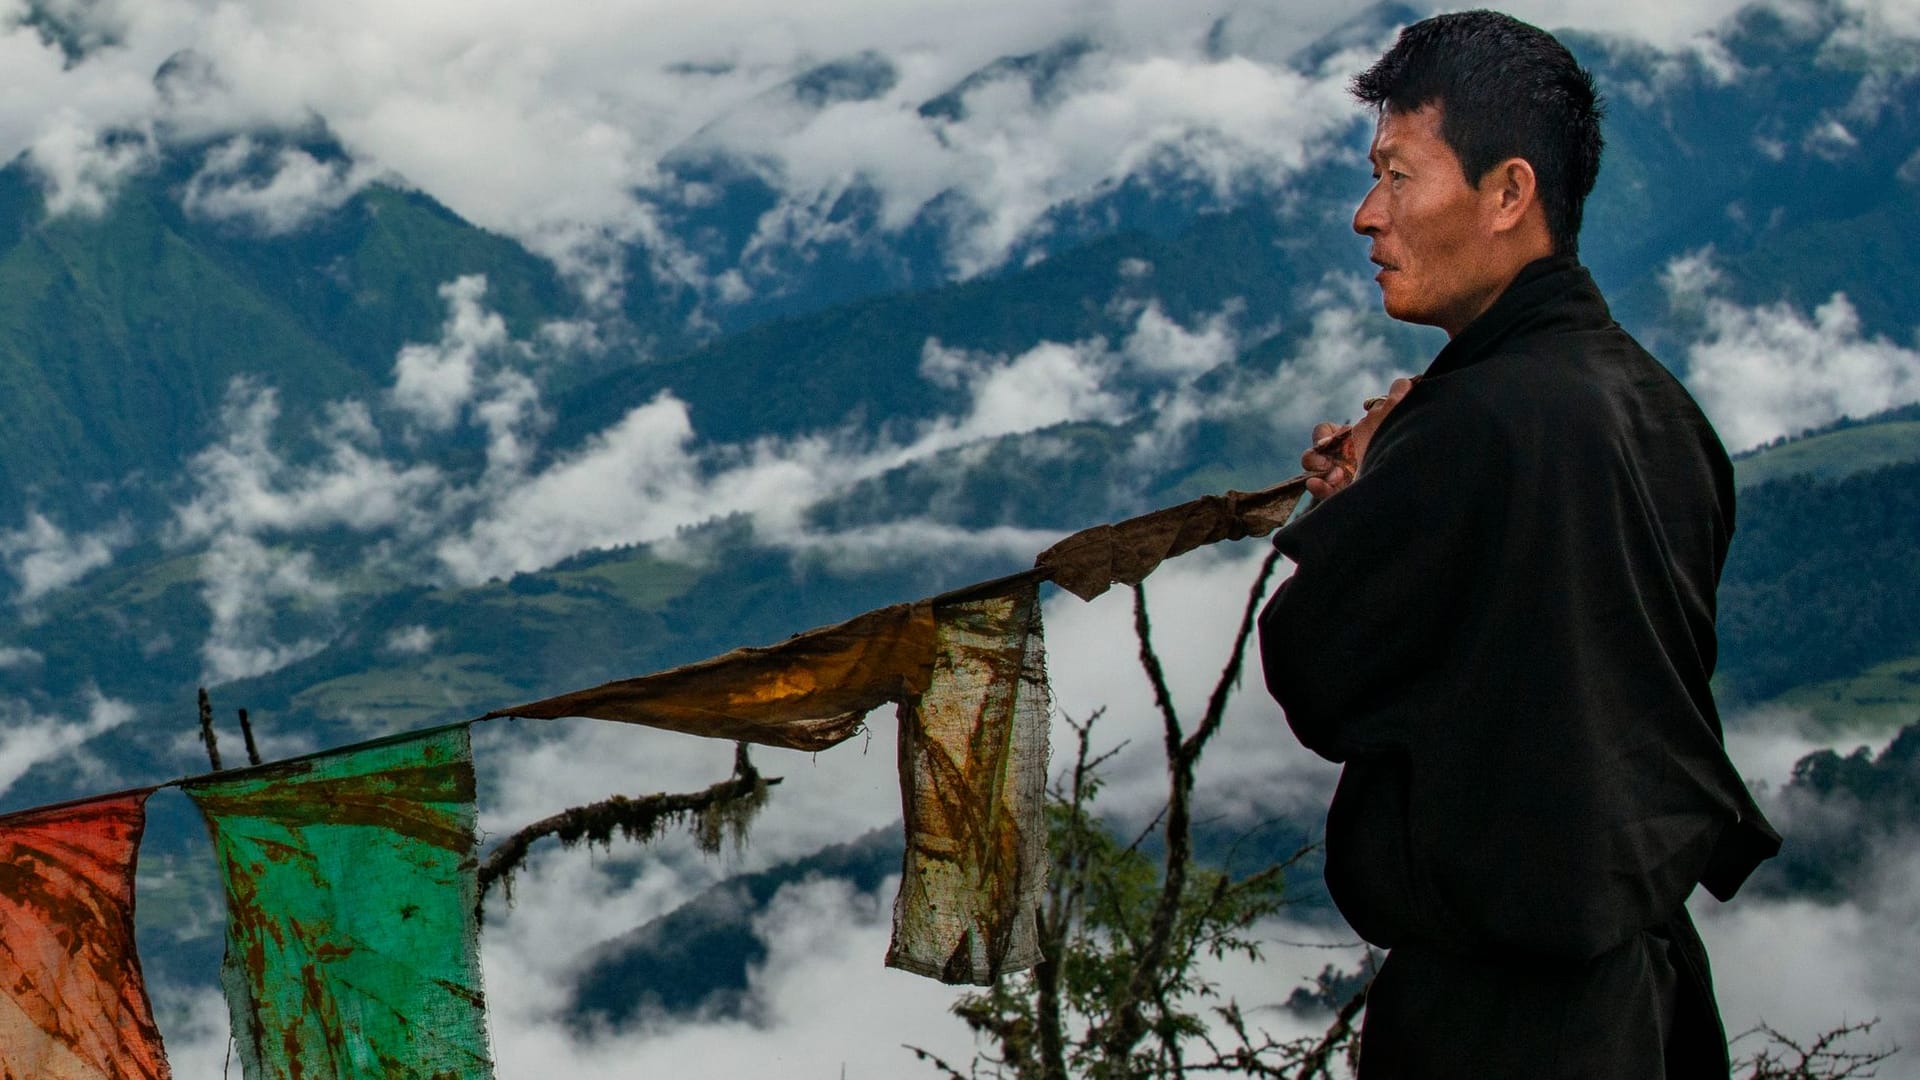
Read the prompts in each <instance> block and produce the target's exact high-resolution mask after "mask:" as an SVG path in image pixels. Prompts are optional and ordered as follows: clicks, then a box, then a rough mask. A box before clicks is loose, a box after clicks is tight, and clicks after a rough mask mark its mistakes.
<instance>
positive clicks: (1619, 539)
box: [1260, 11, 1779, 1080]
mask: <svg viewBox="0 0 1920 1080" xmlns="http://www.w3.org/2000/svg"><path fill="white" fill-rule="evenodd" d="M1353 88H1354V93H1355V95H1356V96H1357V97H1358V98H1359V99H1360V100H1361V101H1363V102H1365V103H1366V104H1368V105H1371V106H1373V107H1374V108H1375V109H1376V110H1377V126H1376V131H1375V135H1374V139H1373V144H1372V147H1371V151H1370V153H1369V159H1370V160H1371V162H1372V164H1373V173H1374V177H1375V183H1374V185H1373V187H1372V189H1371V190H1370V191H1368V193H1367V195H1366V197H1365V199H1364V200H1363V201H1362V202H1361V204H1360V207H1359V210H1358V212H1357V213H1356V214H1355V215H1354V221H1353V227H1354V229H1355V231H1356V232H1359V233H1360V234H1362V235H1363V236H1366V237H1367V238H1368V239H1369V240H1370V241H1371V243H1372V247H1371V252H1370V257H1371V259H1372V261H1373V262H1374V263H1375V264H1377V265H1378V266H1379V268H1380V269H1379V274H1378V276H1377V278H1376V280H1377V281H1378V282H1379V285H1380V291H1381V297H1382V299H1383V301H1384V303H1385V306H1386V310H1387V313H1388V314H1389V315H1392V316H1393V317H1395V318H1398V319H1403V320H1406V321H1409V322H1416V323H1424V324H1429V325H1433V326H1438V327H1440V328H1441V329H1443V330H1445V331H1446V332H1447V334H1448V336H1449V338H1450V340H1449V342H1448V344H1447V345H1446V347H1445V348H1444V349H1442V350H1441V352H1440V354H1439V355H1438V356H1437V357H1436V358H1435V359H1434V361H1433V363H1432V365H1431V366H1430V367H1429V368H1428V369H1427V371H1426V372H1425V374H1424V375H1423V376H1422V377H1421V378H1420V379H1419V380H1417V381H1409V380H1400V381H1398V382H1396V383H1395V384H1394V386H1393V388H1392V390H1391V392H1390V393H1389V394H1388V395H1387V396H1386V397H1385V398H1384V399H1380V400H1377V401H1375V402H1371V403H1369V408H1368V411H1367V415H1366V417H1365V418H1364V419H1363V420H1361V421H1360V422H1359V423H1357V424H1355V425H1354V426H1353V427H1352V428H1350V429H1348V428H1338V427H1335V426H1333V425H1321V426H1320V427H1318V428H1316V429H1315V431H1314V441H1315V448H1314V449H1313V450H1309V451H1308V452H1307V453H1306V454H1305V455H1304V456H1303V459H1302V460H1303V462H1304V464H1305V465H1306V467H1307V469H1308V471H1309V472H1311V473H1314V474H1315V478H1314V479H1313V481H1312V482H1311V484H1310V486H1311V487H1312V489H1313V493H1314V496H1315V499H1316V506H1315V507H1314V509H1313V510H1312V511H1311V512H1309V513H1307V514H1305V515H1303V516H1302V517H1301V518H1300V519H1299V520H1297V521H1296V522H1294V523H1293V524H1292V525H1290V526H1288V527H1287V528H1285V529H1283V530H1282V531H1281V532H1280V533H1279V534H1277V536H1276V537H1275V543H1276V544H1277V545H1278V546H1279V548H1280V550H1281V551H1283V552H1285V553H1286V554H1287V555H1288V556H1289V557H1290V558H1291V559H1292V560H1293V561H1294V562H1295V563H1296V564H1297V566H1298V568H1297V570H1296V571H1295V573H1294V575H1293V577H1292V578H1291V579H1290V580H1289V581H1287V582H1286V583H1285V584H1284V585H1283V586H1282V587H1281V589H1280V590H1279V591H1278V592H1277V593H1276V595H1275V596H1274V598H1273V600H1272V601H1271V602H1270V603H1269V605H1268V607H1267V609H1266V610H1265V612H1264V613H1263V614H1262V616H1261V621H1260V630H1261V651H1262V656H1263V660H1264V666H1265V669H1266V676H1267V682H1268V686H1269V687H1270V688H1271V690H1272V691H1273V694H1274V696H1275V698H1277V699H1278V700H1279V702H1280V703H1281V705H1282V706H1283V707H1284V708H1285V710H1286V715H1287V721H1288V723H1289V725H1290V726H1291V727H1292V729H1293V731H1294V732H1295V734H1296V735H1297V736H1298V737H1299V739H1300V741H1301V742H1302V743H1303V744H1305V745H1306V746H1308V747H1309V748H1311V749H1313V750H1314V751H1316V752H1318V753H1320V754H1322V755H1324V756H1325V757H1328V758H1330V759H1332V760H1334V761H1339V762H1343V763H1344V769H1343V771H1342V773H1341V778H1340V784H1339V787H1338V790H1337V791H1336V793H1335V795H1334V799H1333V805H1332V807H1331V808H1330V810H1329V813H1328V817H1327V831H1326V855H1327V865H1326V877H1327V887H1328V890H1329V892H1330V893H1331V894H1332V896H1333V898H1334V900H1335V902H1336V903H1337V904H1338V905H1339V907H1340V910H1341V911H1342V912H1343V913H1344V914H1345V915H1346V917H1347V919H1348V921H1349V922H1350V923H1351V924H1352V925H1353V927H1354V929H1355V930H1357V931H1358V932H1359V933H1360V935H1361V936H1362V937H1364V938H1366V939H1367V940H1368V941H1371V942H1373V943H1375V944H1377V945H1380V946H1383V947H1385V948H1386V949H1387V950H1388V953H1387V958H1386V961H1385V963H1384V964H1383V965H1382V967H1381V969H1380V971H1379V973H1378V975H1377V977H1376V979H1375V980H1374V983H1373V986H1372V988H1371V990H1370V991H1369V997H1368V1002H1367V1017H1366V1021H1365V1027H1364V1030H1363V1033H1362V1039H1361V1057H1360V1071H1361V1076H1362V1077H1363V1078H1365V1080H1385V1078H1396V1077H1418V1078H1423V1080H1425V1078H1461V1080H1469V1078H1470V1080H1500V1078H1526V1080H1561V1078H1575V1077H1578V1078H1603V1077H1604V1078H1615V1077H1617V1078H1620V1080H1627V1078H1632V1080H1650V1078H1659V1077H1669V1078H1676V1077H1677V1078H1688V1080H1692V1078H1697V1077H1716V1076H1717V1077H1726V1076H1727V1075H1728V1062H1727V1052H1726V1036H1725V1033H1724V1031H1723V1030H1722V1028H1721V1025H1720V1021H1719V1015H1718V1010H1717V1007H1716V1006H1715V1004H1714V1000H1713V990H1712V984H1711V980H1710V978H1709V975H1708V970H1707V960H1706V953H1705V950H1704V949H1703V947H1702V946H1701V944H1700V939H1699V938H1698V936H1697V935H1696V934H1695V933H1694V930H1693V926H1692V924H1691V923H1690V922H1689V921H1688V918H1687V914H1686V911H1685V908H1684V906H1683V903H1684V901H1685V900H1686V898H1687V896H1688V894H1689V893H1690V892H1691V891H1692V889H1693V887H1694V886H1695V885H1696V884H1704V885H1705V886H1706V887H1707V888H1708V890H1709V891H1711V892H1712V893H1713V894H1714V895H1716V896H1718V897H1720V898H1721V899H1726V898H1727V897H1729V896H1731V895H1732V893H1733V891H1734V890H1735V889H1737V888H1738V887H1739V885H1740V883H1741V882H1742V881H1743V880H1744V879H1745V878H1746V876H1747V875H1748V874H1749V873H1750V872H1751V871H1752V870H1753V868H1754V867H1755V866H1756V865H1758V863H1759V862H1760V861H1761V860H1763V859H1765V858H1767V857H1768V856H1770V855H1771V854H1773V853H1774V851H1776V850H1777V849H1778V846H1779V837H1778V835H1777V834H1775V833H1774V832H1773V830H1772V828H1771V827H1770V826H1769V825H1768V824H1767V823H1766V821H1765V819H1764V818H1763V817H1761V815H1760V813H1759V811H1758V810H1757V809H1756V808H1755V806H1754V803H1753V800H1752V798H1751V796H1750V795H1749V794H1748V792H1747V790H1746V788H1745V786H1744V785H1743V783H1742V782H1741V779H1740V777H1739V775H1738V774H1737V773H1736V772H1735V771H1734V769H1733V767H1732V765H1731V764H1730V763H1729V762H1728V760H1727V757H1726V754H1725V751H1724V749H1723V747H1722V740H1721V732H1720V722H1719V718H1718V715H1717V713H1716V712H1715V708H1714V703H1713V698H1712V695H1711V692H1710V691H1709V688H1708V679H1709V677H1710V676H1711V675H1712V672H1713V664H1714V656H1715V641H1714V629H1713V618H1714V589H1715V587H1716V585H1717V583H1718V581H1719V574H1720V568H1721V565H1722V563H1723V561H1724V560H1725V557H1726V551H1727V542H1728V539H1729V537H1730V535H1731V532H1732V528H1733V475H1732V470H1731V467H1730V466H1729V464H1728V461H1727V456H1726V453H1725V451H1724V450H1723V449H1722V448H1721V445H1720V443H1719V440H1718V439H1717V438H1716V437H1715V435H1714V433H1713V430H1712V428H1711V427H1710V426H1709V425H1708V423H1707V421H1706V420H1705V418H1704V417H1702V416H1701V414H1700V412H1699V410H1698V408H1697V407H1696V406H1695V405H1694V402H1693V401H1692V399H1691V398H1690V397H1689V396H1688V395H1687V393H1686V391H1685V390H1684V389H1682V388H1681V386H1680V385H1679V383H1678V382H1676V381H1675V380H1674V379H1673V378H1672V376H1671V375H1669V374H1668V373H1667V371H1666V370H1665V369H1664V368H1662V367H1661V366H1660V365H1659V363H1658V362H1656V361H1655V360H1654V359H1653V358H1652V357H1651V356H1649V355H1648V354H1647V353H1646V352H1645V351H1644V350H1643V349H1641V348H1640V346H1639V345H1638V344H1637V343H1636V342H1635V341H1634V340H1633V339H1632V338H1631V337H1629V336H1628V335H1627V334H1626V332H1625V331H1623V330H1622V329H1621V328H1620V327H1619V326H1618V325H1616V324H1615V323H1614V322H1613V320H1612V318H1611V316H1610V315H1609V314H1608V311H1607V306H1606V302H1605V301H1604V300H1603V299H1602V297H1601V296H1600V293H1599V291H1598V290H1597V289H1596V288H1595V287H1594V284H1593V281H1592V279H1591V278H1590V277H1589V276H1588V274H1587V272H1586V270H1585V269H1584V268H1583V267H1581V265H1580V264H1579V262H1578V261H1577V258H1576V256H1577V254H1578V237H1579V232H1580V219H1581V209H1582V204H1583V202H1584V200H1585V199H1586V196H1587V194H1588V192H1590V191H1591V190H1592V188H1593V182H1594V177H1595V175H1596V173H1597V172H1598V169H1599V157H1600V147H1601V137H1600V130H1599V120H1600V107H1599V102H1598V100H1597V97H1596V95H1595V92H1594V89H1593V83H1592V80H1591V78H1590V76H1589V75H1588V74H1587V73H1586V72H1585V71H1583V70H1581V69H1580V68H1579V66H1578V65H1577V64H1576V63H1575V61H1574V59H1573V57H1572V55H1571V54H1570V53H1568V52H1567V50H1566V49H1565V48H1564V47H1563V46H1562V45H1561V44H1560V43H1559V42H1558V41H1556V40H1555V39H1554V38H1553V37H1551V36H1550V35H1548V34H1546V33H1544V32H1542V31H1540V30H1538V29H1535V28H1534V27H1531V26H1527V25H1526V24H1524V23H1520V22H1517V21H1515V20H1513V19H1511V18H1509V17H1507V16H1504V15H1499V14H1495V13H1492V12H1485V11H1474V12H1466V13H1459V14H1450V15H1442V16H1438V17H1435V18H1432V19H1428V20H1426V21H1424V22H1420V23H1417V24H1415V25H1413V26H1410V27H1408V28H1407V29H1406V30H1404V31H1403V32H1402V33H1401V35H1400V37H1399V39H1398V41H1397V42H1396V43H1395V45H1394V46H1393V48H1392V49H1391V50H1389V51H1388V52H1387V54H1386V55H1385V56H1383V57H1381V59H1380V60H1379V61H1378V63H1376V64H1375V65H1374V66H1373V68H1371V69H1370V70H1368V71H1367V72H1365V73H1364V74H1362V75H1360V76H1359V77H1358V78H1357V79H1355V80H1354V84H1353Z"/></svg>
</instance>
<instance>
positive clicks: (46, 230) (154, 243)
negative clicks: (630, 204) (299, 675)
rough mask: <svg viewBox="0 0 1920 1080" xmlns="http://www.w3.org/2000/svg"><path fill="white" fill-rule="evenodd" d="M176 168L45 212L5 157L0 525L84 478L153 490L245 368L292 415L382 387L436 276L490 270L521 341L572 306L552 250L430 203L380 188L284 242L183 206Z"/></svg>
mask: <svg viewBox="0 0 1920 1080" xmlns="http://www.w3.org/2000/svg"><path fill="white" fill-rule="evenodd" d="M178 172H179V169H178V168H176V169H175V170H173V172H171V173H170V172H166V171H163V172H161V173H158V174H153V175H146V176H141V177H137V178H135V179H134V180H133V181H132V182H130V183H129V185H128V186H127V188H126V189H125V190H124V191H122V192H120V193H119V195H118V196H117V197H116V198H115V199H113V200H112V202H111V203H110V204H109V206H108V208H107V209H106V211H105V212H104V213H103V214H102V215H100V216H98V217H91V216H86V215H83V214H68V215H65V216H61V217H56V218H49V217H47V215H46V212H45V209H44V206H43V201H42V198H41V195H40V192H39V190H38V189H37V188H36V187H35V185H34V183H33V182H32V180H31V178H30V176H29V174H28V172H27V169H26V168H25V166H23V165H21V164H19V163H15V164H14V165H12V166H9V167H7V168H5V169H0V519H4V518H10V517H13V516H14V515H16V514H17V513H18V510H19V508H20V507H21V506H22V504H32V505H35V506H38V507H41V508H43V509H61V510H69V511H75V510H77V511H82V512H84V511H86V510H88V509H90V507H89V506H88V504H87V501H86V500H87V497H86V495H85V492H86V490H87V486H88V485H97V484H101V483H111V484H120V483H121V482H122V481H123V480H125V479H126V478H128V477H129V476H133V477H141V476H144V477H145V483H144V484H141V485H136V486H135V487H134V488H132V489H127V488H125V487H122V489H121V491H120V492H119V494H118V496H117V497H118V498H127V497H137V496H140V495H145V496H146V497H149V498H150V497H151V496H152V494H153V489H154V487H155V486H159V487H162V488H164V487H165V486H166V485H167V484H169V483H170V482H171V478H173V477H176V476H178V475H179V473H180V471H181V468H182V466H183V465H184V463H185V461H186V459H187V458H188V457H189V456H190V455H191V454H192V453H193V452H194V451H196V450H198V449H199V448H200V447H202V446H204V445H205V444H206V443H207V442H209V441H210V440H211V439H212V437H213V433H214V431H215V425H214V421H215V420H216V418H217V416H218V413H219V409H220V405H221V402H222V401H223V399H224V397H225V395H226V393H227V389H228V387H229V385H230V384H231V383H232V381H233V380H234V379H236V378H243V377H244V378H252V379H256V380H258V381H259V382H260V383H261V384H262V385H267V386H272V387H274V388H275V389H277V391H278V392H279V396H280V399H281V401H282V402H283V403H284V405H285V407H286V408H287V411H288V413H289V415H290V416H292V417H307V416H311V415H314V410H317V409H318V408H319V407H320V406H321V405H323V404H325V403H327V402H330V401H335V400H338V399H340V398H344V397H357V398H360V399H362V400H372V399H375V398H377V396H378V394H379V393H380V391H381V390H382V388H383V387H384V386H385V385H386V384H387V383H389V382H390V381H391V368H392V364H393V357H394V353H395V351H396V350H397V349H398V348H399V346H400V345H401V344H403V343H405V342H408V341H433V340H436V339H438V337H439V336H440V324H441V322H442V320H443V319H444V318H445V316H446V305H445V302H444V300H443V299H442V298H441V297H440V296H439V292H438V290H439V288H440V286H441V285H443V284H445V283H446V282H448V281H451V280H453V279H454V278H456V277H459V276H461V275H463V274H485V275H486V276H487V279H488V282H489V286H490V287H489V291H488V294H487V302H488V304H489V305H490V306H491V307H493V308H495V309H496V310H499V311H501V312H502V313H503V314H504V315H506V316H507V317H508V318H509V320H510V321H512V322H513V323H515V324H516V329H517V330H518V331H519V332H520V333H522V334H527V333H530V332H531V331H532V329H533V327H534V325H535V324H536V323H537V322H538V321H540V320H543V319H546V318H552V317H558V316H560V315H563V314H565V313H566V312H567V311H569V310H570V307H571V301H570V300H569V299H568V297H567V294H566V292H565V290H564V288H563V287H562V286H561V284H560V283H559V281H558V279H557V278H556V276H555V275H554V273H553V271H552V268H551V267H550V266H549V265H548V264H546V263H545V262H543V261H541V260H538V259H535V258H534V257H532V256H531V255H529V254H528V253H526V252H525V251H524V250H523V249H521V248H520V247H518V246H517V245H515V244H513V243H511V242H509V241H506V240H505V239H503V238H500V237H497V236H492V235H490V234H487V233H485V232H483V231H481V230H479V229H476V228H474V227H472V226H471V225H468V224H466V223H464V222H462V221H460V220H459V219H458V218H456V217H454V216H453V215H452V214H450V213H448V212H447V211H446V210H445V209H444V208H442V207H440V206H439V205H438V204H436V203H434V202H433V201H432V200H431V199H428V198H426V197H424V196H421V195H417V194H412V193H408V192H403V191H399V190H395V189H392V188H381V187H375V188H372V189H369V190H367V191H365V192H363V193H362V194H360V195H359V196H358V197H356V198H354V199H353V200H352V201H350V202H349V203H347V204H346V205H345V206H343V207H342V208H340V209H339V210H338V211H336V212H334V213H333V214H332V215H330V216H328V217H326V218H325V219H324V220H323V221H321V222H320V223H319V224H317V225H315V226H313V227H310V228H308V229H306V230H303V231H301V232H298V233H296V234H293V235H289V236H281V237H264V236H258V235H255V234H252V233H250V232H247V231H245V230H242V229H239V228H237V227H235V226H230V225H221V224H216V223H210V222H200V221H194V220H190V219H189V218H187V217H186V216H184V211H183V210H182V209H181V205H180V199H179V196H178V194H177V190H176V188H175V187H174V184H175V183H177V182H178V181H179V180H180V179H181V178H180V176H178V175H176V174H177V173H178Z"/></svg>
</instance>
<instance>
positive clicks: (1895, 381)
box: [1662, 252, 1920, 450]
mask: <svg viewBox="0 0 1920 1080" xmlns="http://www.w3.org/2000/svg"><path fill="white" fill-rule="evenodd" d="M1662 280H1663V282H1664V283H1665V285H1666V287H1667V292H1668V297H1669V300H1670V302H1671V303H1672V304H1673V306H1674V307H1675V309H1676V310H1678V311H1681V312H1683V313H1689V314H1694V315H1697V317H1698V319H1699V321H1700V323H1701V330H1700V337H1699V339H1698V340H1696V341H1695V342H1694V343H1693V344H1692V345H1691V346H1689V348H1688V350H1687V362H1686V383H1687V386H1688V388H1689V389H1691V390H1692V391H1693V393H1694V396H1695V397H1697V398H1698V399H1699V401H1700V405H1701V407H1702V408H1703V409H1705V410H1706V413H1707V416H1708V417H1709V418H1710V419H1712V421H1713V423H1714V426H1715V427H1716V428H1718V429H1719V431H1720V437H1721V439H1722V440H1724V441H1725V442H1726V444H1727V446H1728V447H1729V448H1732V449H1736V450H1738V449H1745V448H1747V447H1750V446H1756V445H1758V444H1760V443H1764V442H1767V441H1768V440H1770V439H1775V438H1778V437H1780V436H1783V435H1793V434H1797V433H1799V432H1801V431H1803V430H1805V429H1807V428H1811V427H1818V426H1820V425H1822V424H1826V423H1829V422H1831V421H1833V420H1836V419H1839V418H1840V417H1842V416H1867V415H1870V414H1872V413H1876V412H1880V411H1882V410H1885V409H1890V408H1893V407H1895V406H1898V405H1905V404H1908V403H1910V402H1914V401H1920V351H1916V350H1914V349H1909V348H1905V347H1903V346H1900V345H1897V344H1895V343H1894V342H1892V341H1890V340H1888V339H1887V338H1885V337H1883V336H1880V335H1873V336H1871V337H1869V336H1866V335H1864V334H1863V333H1862V331H1861V325H1860V316H1859V313H1858V312H1856V311H1855V310H1854V307H1853V304H1852V302H1851V301H1849V300H1848V299H1847V296H1846V294H1845V293H1834V294H1833V295H1832V296H1831V297H1829V298H1828V300H1827V301H1826V302H1825V303H1823V304H1821V305H1819V306H1818V307H1816V308H1814V309H1813V312H1812V313H1811V316H1809V315H1807V314H1803V313H1802V312H1801V310H1800V309H1798V308H1796V307H1795V306H1794V305H1792V304H1789V303H1787V302H1786V301H1780V302H1778V303H1773V304H1763V305H1759V306H1755V307H1747V306H1744V305H1741V304H1736V303H1734V302H1732V301H1730V300H1726V299H1723V298H1720V297H1718V296H1716V295H1714V294H1713V289H1714V286H1715V285H1716V284H1717V282H1718V272H1717V271H1716V270H1714V269H1713V267H1712V262H1711V252H1695V253H1692V254H1690V255H1687V256H1683V257H1682V258H1680V259H1677V260H1675V261H1673V262H1672V263H1669V264H1668V266H1667V268H1666V270H1665V271H1664V272H1663V275H1662Z"/></svg>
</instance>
